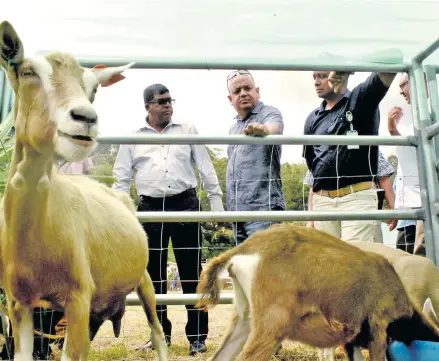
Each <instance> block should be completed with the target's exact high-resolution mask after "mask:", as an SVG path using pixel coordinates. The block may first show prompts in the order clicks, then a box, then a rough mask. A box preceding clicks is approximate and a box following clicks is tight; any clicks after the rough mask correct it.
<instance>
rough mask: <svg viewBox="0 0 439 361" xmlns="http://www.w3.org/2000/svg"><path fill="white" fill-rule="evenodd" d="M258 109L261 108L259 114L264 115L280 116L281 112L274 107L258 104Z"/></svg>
mask: <svg viewBox="0 0 439 361" xmlns="http://www.w3.org/2000/svg"><path fill="white" fill-rule="evenodd" d="M260 104H261V105H260V107H261V112H264V113H278V114H280V115H282V112H281V111H280V110H279V108H277V107H275V106H274V105H268V104H265V103H262V102H261V103H260Z"/></svg>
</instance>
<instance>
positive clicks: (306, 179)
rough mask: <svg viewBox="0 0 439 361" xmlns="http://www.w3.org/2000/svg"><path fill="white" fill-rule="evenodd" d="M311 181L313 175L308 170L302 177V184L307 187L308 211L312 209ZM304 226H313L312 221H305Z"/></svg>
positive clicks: (312, 180)
mask: <svg viewBox="0 0 439 361" xmlns="http://www.w3.org/2000/svg"><path fill="white" fill-rule="evenodd" d="M313 182H314V177H313V176H312V173H311V172H310V171H309V170H308V171H307V172H306V174H305V177H304V178H303V184H304V185H306V186H308V187H309V194H308V211H312V197H313V194H314V193H313V191H312V186H313ZM306 226H307V227H312V228H314V221H307V222H306Z"/></svg>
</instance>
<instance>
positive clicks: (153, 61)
mask: <svg viewBox="0 0 439 361" xmlns="http://www.w3.org/2000/svg"><path fill="white" fill-rule="evenodd" d="M76 59H77V60H78V61H79V63H80V64H81V65H82V66H85V67H89V68H91V67H93V66H95V65H97V64H105V65H106V66H121V65H126V64H128V63H130V62H132V61H133V62H135V64H134V66H133V67H132V68H134V69H205V70H213V69H224V70H225V69H249V70H295V71H313V70H314V71H318V70H320V71H324V70H338V71H382V72H403V71H406V70H407V69H408V66H407V65H406V64H385V63H373V62H366V61H363V62H362V61H357V62H356V63H348V62H346V63H345V64H341V63H340V61H339V62H338V63H337V62H332V63H331V62H328V60H327V59H326V62H320V61H315V60H313V59H298V60H294V59H273V58H267V59H256V60H255V59H254V58H248V59H239V60H238V59H236V60H235V59H234V60H226V59H223V60H217V59H194V58H193V57H178V58H175V59H172V58H169V57H166V58H158V57H148V58H140V59H135V58H107V59H91V58H81V57H77V58H76Z"/></svg>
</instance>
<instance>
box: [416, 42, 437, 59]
mask: <svg viewBox="0 0 439 361" xmlns="http://www.w3.org/2000/svg"><path fill="white" fill-rule="evenodd" d="M438 48H439V38H438V39H436V40H435V41H434V42H433V43H431V44H430V45H429V46H427V47H426V48H425V49H424V50H422V51H420V52H419V53H418V54H417V55H415V56H414V57H413V59H412V60H413V63H418V64H421V63H422V62H423V61H424V60H425V59H426V58H428V57H429V56H430V55H431V54H433V52H434V51H436V50H437V49H438Z"/></svg>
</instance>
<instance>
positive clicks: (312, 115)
mask: <svg viewBox="0 0 439 361" xmlns="http://www.w3.org/2000/svg"><path fill="white" fill-rule="evenodd" d="M320 108H321V107H320V106H318V107H316V108H314V109H313V110H312V111H311V112H309V114H308V116H307V117H306V121H305V122H311V121H312V120H314V119H315V118H316V116H317V114H318V112H319V109H320Z"/></svg>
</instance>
